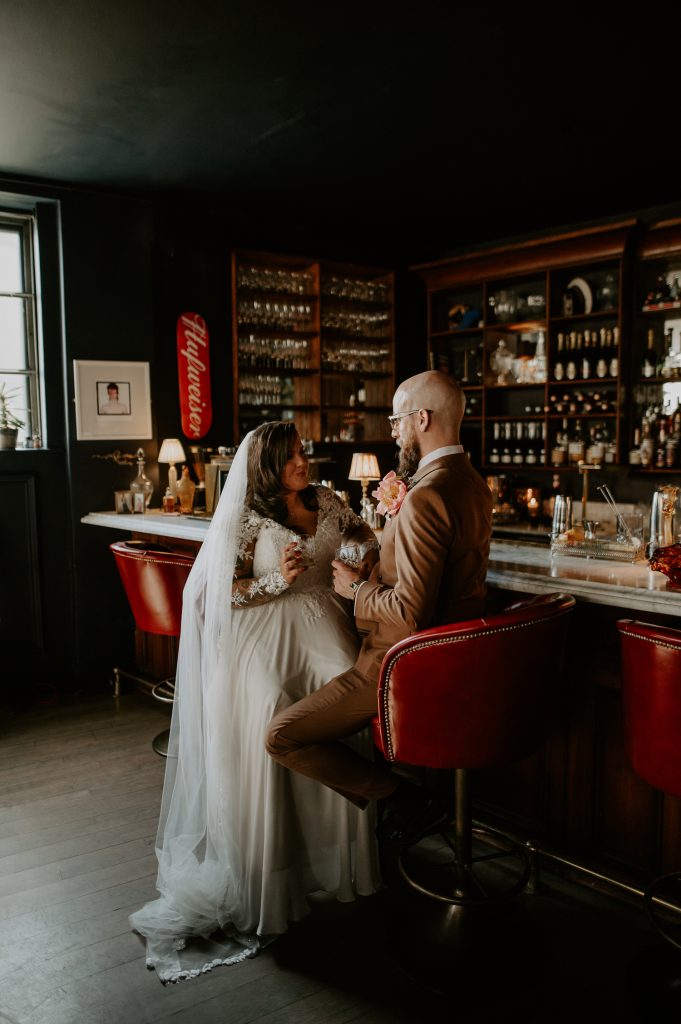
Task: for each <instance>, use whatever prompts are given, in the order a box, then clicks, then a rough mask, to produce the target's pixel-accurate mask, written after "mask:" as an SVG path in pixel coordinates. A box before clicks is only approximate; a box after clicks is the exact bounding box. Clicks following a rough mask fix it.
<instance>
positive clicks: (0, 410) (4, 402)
mask: <svg viewBox="0 0 681 1024" xmlns="http://www.w3.org/2000/svg"><path fill="white" fill-rule="evenodd" d="M17 391H18V388H15V389H14V391H8V390H7V387H6V383H5V381H2V383H0V448H16V446H17V432H18V430H19V428H20V427H23V425H24V421H23V420H20V419H19V417H18V416H16V415H15V413H13V412H12V410H11V408H10V407H11V405H12V401H13V399H14V396H15V395H16V394H17Z"/></svg>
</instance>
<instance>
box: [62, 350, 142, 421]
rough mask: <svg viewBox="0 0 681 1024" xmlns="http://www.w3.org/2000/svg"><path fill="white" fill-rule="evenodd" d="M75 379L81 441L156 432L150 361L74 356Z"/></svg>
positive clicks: (77, 419) (77, 417)
mask: <svg viewBox="0 0 681 1024" xmlns="http://www.w3.org/2000/svg"><path fill="white" fill-rule="evenodd" d="M73 379H74V387H75V399H74V400H75V403H76V438H77V440H78V441H97V440H99V439H100V438H105V439H108V440H111V441H115V440H122V439H125V438H135V439H137V438H139V439H140V440H144V439H147V438H150V437H151V436H152V433H151V388H150V385H149V363H124V362H115V361H113V362H112V361H107V362H104V361H102V362H100V361H99V360H95V359H74V360H73Z"/></svg>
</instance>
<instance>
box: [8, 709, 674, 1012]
mask: <svg viewBox="0 0 681 1024" xmlns="http://www.w3.org/2000/svg"><path fill="white" fill-rule="evenodd" d="M167 724H168V716H167V712H165V710H164V709H163V708H159V707H158V706H157V705H156V704H154V703H153V702H152V701H150V700H149V699H148V698H146V697H144V696H141V695H138V694H136V693H134V692H127V693H125V694H124V695H123V697H122V698H121V700H120V702H118V704H117V703H116V702H115V701H114V700H113V698H111V697H109V696H105V697H101V698H91V699H83V698H80V699H77V700H76V699H71V700H68V699H63V700H60V701H58V702H56V703H55V704H53V705H51V706H50V705H35V706H33V707H31V708H30V709H28V710H25V711H21V712H8V713H6V714H5V715H4V716H3V719H2V727H1V729H0V1021H1V1022H11V1024H124V1022H125V1024H141V1022H152V1021H153V1022H157V1024H163V1022H168V1024H170V1022H172V1024H213V1022H215V1024H218V1022H219V1024H246V1022H249V1024H251V1022H252V1024H293V1022H295V1024H343V1022H362V1024H373V1022H376V1024H391V1022H402V1021H428V1020H431V1019H437V1018H439V1019H444V1020H452V1021H455V1022H457V1024H466V1022H471V1024H473V1022H476V1024H483V1022H484V1024H487V1022H493V1021H499V1022H501V1021H505V1022H508V1021H515V1020H518V1021H521V1020H522V1021H523V1024H533V1022H536V1024H540V1022H541V1024H545V1022H552V1024H553V1022H565V1024H567V1022H572V1021H574V1020H579V1019H582V1018H583V1016H584V1015H585V1013H586V1008H588V1007H591V1009H592V1010H594V1011H595V1012H597V1013H599V1014H602V1015H603V1016H604V1018H605V1019H607V1020H608V1022H609V1024H616V1022H629V1021H638V1020H654V1019H655V1017H651V1016H650V1015H649V1014H647V1013H645V1012H644V1008H645V1003H646V1000H648V998H649V996H650V995H651V993H650V992H649V991H646V988H647V986H649V984H650V974H649V970H648V969H649V966H650V964H651V963H652V962H654V963H656V964H659V963H660V962H661V958H664V956H665V955H666V954H665V951H664V950H663V949H661V947H660V945H659V944H657V942H656V940H655V939H654V937H653V936H652V933H651V932H650V929H649V928H648V925H647V922H646V921H645V919H644V918H643V916H642V915H641V914H640V913H639V910H638V908H636V907H630V906H628V905H626V904H621V903H620V902H619V901H615V900H614V899H612V898H610V897H604V896H602V895H599V894H595V893H591V894H590V893H588V891H586V890H584V889H583V888H581V887H576V886H572V885H570V884H569V883H566V882H562V881H560V880H557V879H555V878H554V879H553V880H548V886H547V889H546V891H545V893H543V894H542V895H540V896H535V897H525V896H523V897H521V898H520V900H518V901H516V904H515V909H514V910H513V911H512V914H516V915H517V914H520V915H521V916H520V917H517V916H516V917H511V918H510V919H508V920H506V921H505V922H504V921H502V922H501V924H499V923H498V921H497V920H493V919H490V920H489V921H488V922H487V923H485V922H484V920H483V923H482V926H481V927H482V928H483V937H482V942H478V944H477V947H476V948H477V952H476V953H475V955H474V956H471V957H469V958H468V959H466V957H465V956H462V955H461V953H460V952H456V953H452V952H451V948H450V947H449V945H448V943H449V941H450V937H449V936H450V932H451V925H452V921H451V920H449V921H448V923H447V922H444V919H443V914H442V911H441V910H440V909H439V908H437V907H436V908H432V907H431V906H430V905H429V906H428V907H427V908H425V907H424V905H423V901H422V900H420V899H418V900H415V899H414V897H413V896H412V895H411V894H407V893H406V892H405V891H404V890H402V891H401V890H400V885H399V881H398V880H397V878H396V876H395V872H394V864H393V865H391V864H390V863H389V862H387V861H386V864H385V872H386V879H387V880H388V882H389V886H388V888H387V890H386V892H385V893H383V894H381V895H379V896H377V897H373V898H371V899H363V900H360V901H358V902H357V903H355V904H345V905H341V904H336V903H325V904H320V905H317V906H314V907H313V909H312V912H311V914H310V915H309V916H308V917H307V918H306V920H305V921H304V922H302V923H300V924H298V925H295V926H293V927H292V928H291V930H290V931H289V932H288V933H287V935H285V936H282V937H281V938H280V939H278V940H277V941H276V942H275V943H273V944H272V946H270V947H269V948H268V949H267V950H266V951H265V952H264V953H262V954H261V955H260V956H258V957H256V958H255V959H253V960H247V961H245V962H243V963H241V964H238V965H235V966H233V967H223V968H220V969H218V970H216V971H213V972H212V973H211V974H207V975H204V976H202V977H200V978H197V979H194V980H192V981H190V982H184V983H180V984H177V985H171V986H167V987H164V986H162V985H161V984H160V983H159V981H158V979H157V978H156V975H155V974H154V973H153V972H149V971H147V970H146V968H145V965H144V951H143V947H142V944H141V942H140V940H139V939H138V937H137V936H135V935H134V934H133V933H132V932H131V931H130V928H129V925H128V915H129V914H130V913H131V911H133V910H135V909H137V908H139V907H140V906H141V905H142V903H144V902H145V901H146V900H148V899H151V898H153V897H154V895H155V889H154V879H155V873H156V864H155V857H154V836H155V831H156V822H157V815H158V807H159V802H160V795H161V785H162V779H163V770H164V762H163V760H162V759H161V758H160V757H158V755H156V754H155V753H154V752H153V751H152V749H151V745H150V741H151V738H152V737H153V736H154V735H155V734H156V733H157V732H159V731H160V730H161V729H163V728H165V727H166V725H167ZM445 924H447V927H448V928H449V932H447V935H445V931H446V928H445V929H444V930H443V928H444V925H445ZM484 928H487V931H486V932H485V931H484ZM438 935H439V938H438ZM504 935H505V936H506V939H505V940H504V942H503V943H502V945H501V949H500V950H499V949H496V951H495V941H494V939H495V936H498V937H499V938H500V939H501V937H502V936H504ZM474 947H475V943H473V945H472V946H471V948H474ZM428 963H431V964H433V965H435V966H434V967H433V970H432V971H431V973H430V976H429V978H428V979H427V982H424V981H423V973H422V971H421V970H420V967H419V964H420V965H421V966H423V965H424V964H428ZM639 968H641V970H640V971H639ZM457 971H458V974H457ZM647 971H648V973H646V972H647ZM419 978H420V979H421V980H418V979H419ZM632 978H638V979H639V981H636V983H635V984H634V985H633V987H632ZM438 979H439V980H440V981H441V984H439V983H438ZM641 992H642V993H643V996H642V998H638V996H640V995H641ZM637 993H638V995H637ZM637 999H638V1002H637ZM642 1007H643V1009H642Z"/></svg>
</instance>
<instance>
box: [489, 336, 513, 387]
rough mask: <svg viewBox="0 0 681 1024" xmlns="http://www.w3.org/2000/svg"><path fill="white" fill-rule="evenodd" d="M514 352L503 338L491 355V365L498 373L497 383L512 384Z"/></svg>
mask: <svg viewBox="0 0 681 1024" xmlns="http://www.w3.org/2000/svg"><path fill="white" fill-rule="evenodd" d="M513 359H514V355H513V352H511V350H510V349H509V347H508V345H507V344H506V342H505V341H504V339H503V338H502V339H501V341H500V342H499V344H498V345H497V347H496V349H495V350H494V352H492V354H491V355H490V357H489V365H490V367H491V369H492V370H493V372H494V373H496V374H497V384H510V383H511V381H512V380H513V379H514V378H513V373H512V368H513Z"/></svg>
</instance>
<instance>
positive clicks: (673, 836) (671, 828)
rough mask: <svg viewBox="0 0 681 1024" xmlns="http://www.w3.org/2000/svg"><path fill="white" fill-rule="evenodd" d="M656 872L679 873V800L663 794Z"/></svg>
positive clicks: (680, 846) (680, 824) (680, 861)
mask: <svg viewBox="0 0 681 1024" xmlns="http://www.w3.org/2000/svg"><path fill="white" fill-rule="evenodd" d="M655 870H656V871H659V872H661V873H667V872H669V871H681V799H680V798H679V797H677V796H669V795H668V794H665V795H664V797H663V798H662V820H661V823H660V857H659V861H658V863H657V866H656V868H655Z"/></svg>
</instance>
